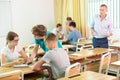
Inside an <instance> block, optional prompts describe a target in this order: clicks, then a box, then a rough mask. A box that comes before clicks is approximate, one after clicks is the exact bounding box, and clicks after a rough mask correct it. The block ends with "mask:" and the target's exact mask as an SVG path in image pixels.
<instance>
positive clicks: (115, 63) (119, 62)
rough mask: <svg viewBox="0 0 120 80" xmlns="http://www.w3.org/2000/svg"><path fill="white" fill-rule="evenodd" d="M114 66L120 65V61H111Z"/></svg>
mask: <svg viewBox="0 0 120 80" xmlns="http://www.w3.org/2000/svg"><path fill="white" fill-rule="evenodd" d="M111 65H112V66H116V67H120V61H115V62H112V63H111Z"/></svg>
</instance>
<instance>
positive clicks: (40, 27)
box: [32, 25, 47, 36]
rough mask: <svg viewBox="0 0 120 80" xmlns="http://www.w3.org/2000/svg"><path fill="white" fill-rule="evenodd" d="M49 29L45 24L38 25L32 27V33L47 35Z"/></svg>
mask: <svg viewBox="0 0 120 80" xmlns="http://www.w3.org/2000/svg"><path fill="white" fill-rule="evenodd" d="M46 32H47V29H46V27H45V26H44V25H36V26H34V27H33V28H32V34H34V35H35V34H37V35H39V36H45V35H46Z"/></svg>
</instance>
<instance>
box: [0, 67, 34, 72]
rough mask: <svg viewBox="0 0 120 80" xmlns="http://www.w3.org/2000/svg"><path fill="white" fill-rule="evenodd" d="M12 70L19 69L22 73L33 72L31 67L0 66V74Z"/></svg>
mask: <svg viewBox="0 0 120 80" xmlns="http://www.w3.org/2000/svg"><path fill="white" fill-rule="evenodd" d="M14 70H21V71H22V72H23V74H29V73H33V72H34V71H32V68H13V67H0V74H2V73H5V72H10V71H14Z"/></svg>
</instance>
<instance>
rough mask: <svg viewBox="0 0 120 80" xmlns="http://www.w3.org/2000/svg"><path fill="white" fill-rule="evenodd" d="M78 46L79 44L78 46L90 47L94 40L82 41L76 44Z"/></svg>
mask: <svg viewBox="0 0 120 80" xmlns="http://www.w3.org/2000/svg"><path fill="white" fill-rule="evenodd" d="M76 44H78V45H90V44H92V40H85V41H80V42H76Z"/></svg>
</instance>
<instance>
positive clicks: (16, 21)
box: [0, 0, 54, 47]
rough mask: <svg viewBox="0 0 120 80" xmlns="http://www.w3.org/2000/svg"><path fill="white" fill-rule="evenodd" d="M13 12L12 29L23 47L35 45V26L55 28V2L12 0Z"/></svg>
mask: <svg viewBox="0 0 120 80" xmlns="http://www.w3.org/2000/svg"><path fill="white" fill-rule="evenodd" d="M11 12H12V29H13V31H15V32H17V33H18V34H19V36H20V42H19V43H20V44H21V45H22V44H30V43H33V39H34V38H33V35H32V33H31V29H32V27H33V26H34V25H36V24H43V25H45V26H46V27H47V28H48V29H51V28H52V27H54V2H53V0H11ZM4 38H5V37H4ZM4 38H0V40H1V39H2V40H4ZM3 42H5V40H4V41H3ZM1 46H3V44H0V47H1Z"/></svg>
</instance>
